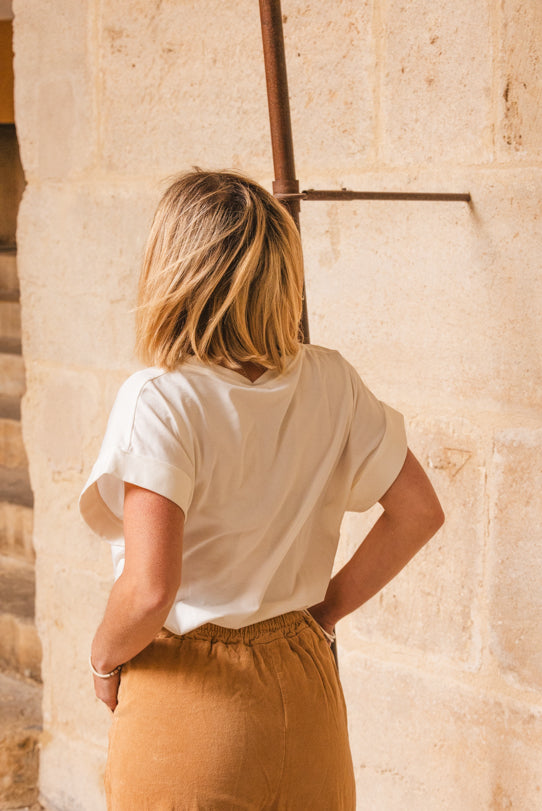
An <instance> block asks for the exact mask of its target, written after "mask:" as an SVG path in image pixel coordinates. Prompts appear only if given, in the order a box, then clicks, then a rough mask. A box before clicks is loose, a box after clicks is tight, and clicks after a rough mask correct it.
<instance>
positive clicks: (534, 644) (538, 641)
mask: <svg viewBox="0 0 542 811" xmlns="http://www.w3.org/2000/svg"><path fill="white" fill-rule="evenodd" d="M541 480H542V429H539V430H537V431H528V430H521V429H516V430H508V431H502V432H500V433H498V434H497V436H496V439H495V451H494V463H493V475H492V478H491V481H490V493H491V542H492V544H491V558H490V562H491V603H490V612H491V614H490V617H491V628H492V637H491V651H492V653H493V656H494V657H495V659H496V661H497V663H498V665H499V667H500V668H501V669H502V672H503V673H504V674H505V676H506V678H508V679H511V680H512V681H513V682H514V683H519V684H523V685H526V686H529V687H533V688H535V689H537V690H540V688H541V687H542V629H541V623H540V617H541V616H542V589H541V588H540V571H541V567H542V543H541V541H542V533H541V529H540V516H541V515H542V495H541V491H540V482H541Z"/></svg>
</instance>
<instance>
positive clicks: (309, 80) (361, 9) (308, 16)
mask: <svg viewBox="0 0 542 811" xmlns="http://www.w3.org/2000/svg"><path fill="white" fill-rule="evenodd" d="M283 11H284V12H286V13H285V14H284V15H283V17H284V40H285V50H286V61H287V69H288V85H289V91H290V105H291V113H292V129H293V135H294V145H295V154H296V166H297V174H298V177H299V179H300V181H301V183H302V188H310V187H312V186H314V185H315V182H314V181H315V180H316V177H317V175H318V174H320V173H322V172H325V171H339V170H344V169H347V170H348V169H349V168H351V167H352V166H356V167H359V166H360V165H362V164H364V163H367V162H368V161H370V160H372V159H374V156H375V135H374V124H375V116H374V101H373V96H374V91H373V81H374V79H373V75H374V69H375V50H374V44H373V38H372V20H371V14H372V8H371V3H369V2H367V0H363V2H355V1H354V0H341V2H337V3H333V5H332V6H330V5H329V4H328V3H284V4H283ZM316 205H317V204H316Z"/></svg>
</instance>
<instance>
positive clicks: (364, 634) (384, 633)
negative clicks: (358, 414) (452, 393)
mask: <svg viewBox="0 0 542 811" xmlns="http://www.w3.org/2000/svg"><path fill="white" fill-rule="evenodd" d="M408 436H409V445H410V447H411V448H412V450H413V452H414V454H415V455H416V456H417V458H418V459H419V460H420V462H421V464H422V465H423V467H424V469H425V470H426V471H427V473H428V475H429V477H430V478H431V480H432V482H433V486H434V487H435V490H436V492H437V494H438V496H439V499H440V501H441V503H442V506H443V509H444V512H445V515H446V523H445V525H444V527H443V528H442V529H440V530H439V532H438V533H437V535H436V536H435V537H434V538H432V539H431V540H430V541H429V542H428V544H427V545H426V546H425V547H424V548H423V549H422V550H420V551H419V552H418V554H417V555H416V556H415V557H414V558H413V559H412V560H411V561H410V562H409V563H408V564H407V566H406V567H405V568H404V569H403V570H402V571H401V572H400V573H399V575H397V577H395V578H394V579H393V580H392V581H391V582H390V583H389V584H388V585H387V586H385V587H384V588H383V589H382V590H381V591H380V592H379V593H378V594H377V595H375V596H374V597H373V598H371V599H370V600H369V601H368V602H366V603H365V604H364V605H363V606H361V608H360V609H358V610H357V611H356V612H355V613H354V614H353V615H352V618H351V627H352V628H353V629H354V630H355V632H356V634H358V635H359V637H361V638H362V639H364V638H368V639H370V640H371V641H378V640H381V641H385V642H387V643H391V644H393V645H395V646H399V647H401V648H403V649H404V650H406V651H409V652H412V651H413V650H418V651H423V652H424V653H425V654H428V655H429V656H430V657H435V658H437V659H441V660H445V661H448V662H449V663H450V664H451V665H453V666H461V667H463V668H466V669H474V670H476V669H477V668H478V667H479V665H480V658H481V625H482V616H481V612H482V609H483V606H481V605H480V604H479V603H480V600H481V599H482V595H481V592H480V587H481V584H482V581H483V569H482V560H483V551H484V544H485V523H486V520H485V487H484V484H485V475H486V463H485V458H484V451H483V444H484V443H483V438H481V437H480V436H479V435H478V432H477V431H476V429H474V428H473V426H472V425H468V424H466V423H464V422H463V423H462V422H461V421H460V420H455V421H446V420H436V419H430V418H428V417H424V418H421V417H420V418H418V419H416V420H412V421H409V423H408ZM364 530H365V528H363V529H361V528H360V531H357V526H356V523H355V521H354V520H352V519H351V521H350V525H349V533H348V534H349V537H350V538H351V550H350V554H352V553H353V551H354V550H355V548H357V547H358V546H359V544H360V542H361V541H362V539H363V537H364V534H365V531H366V530H365V531H364ZM361 644H363V643H361Z"/></svg>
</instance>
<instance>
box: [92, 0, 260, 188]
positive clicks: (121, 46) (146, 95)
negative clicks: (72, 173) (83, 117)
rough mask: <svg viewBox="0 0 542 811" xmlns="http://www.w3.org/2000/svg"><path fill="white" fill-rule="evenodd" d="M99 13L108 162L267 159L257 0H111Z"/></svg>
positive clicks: (159, 167) (149, 166)
mask: <svg viewBox="0 0 542 811" xmlns="http://www.w3.org/2000/svg"><path fill="white" fill-rule="evenodd" d="M99 15H100V16H99V37H100V42H99V47H100V54H101V59H102V71H103V73H102V75H103V105H102V112H103V117H104V130H103V137H104V145H103V159H104V162H105V166H106V168H107V169H110V170H114V171H119V172H131V173H137V174H141V173H148V174H155V173H157V174H158V175H160V174H164V173H171V172H175V171H178V170H180V169H186V168H188V167H189V166H191V165H193V164H198V165H201V166H203V167H205V168H208V167H211V166H213V167H215V168H224V167H232V166H233V167H237V168H244V169H245V170H247V171H250V170H251V169H252V168H253V167H254V166H258V165H260V164H261V163H262V161H264V160H265V161H266V163H268V164H269V163H270V155H271V153H270V138H269V126H268V119H267V102H266V96H265V79H264V69H263V58H262V46H261V34H260V22H259V15H258V6H257V5H256V4H254V3H252V2H249V0H241V2H237V3H234V4H230V3H216V2H212V3H210V4H209V3H200V2H197V0H188V2H183V3H182V4H181V5H180V4H179V3H177V2H175V0H166V2H162V3H159V4H155V3H151V4H149V3H147V2H144V0H135V2H134V0H115V1H114V2H109V3H104V4H102V6H101V7H100V12H99Z"/></svg>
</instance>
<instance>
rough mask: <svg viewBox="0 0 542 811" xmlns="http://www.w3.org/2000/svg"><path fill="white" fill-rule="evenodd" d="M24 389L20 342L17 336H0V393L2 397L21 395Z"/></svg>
mask: <svg viewBox="0 0 542 811" xmlns="http://www.w3.org/2000/svg"><path fill="white" fill-rule="evenodd" d="M24 391H25V377H24V363H23V358H22V355H21V342H20V340H18V339H17V338H3V337H0V394H2V395H3V396H4V397H6V396H7V397H22V396H23V394H24Z"/></svg>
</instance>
